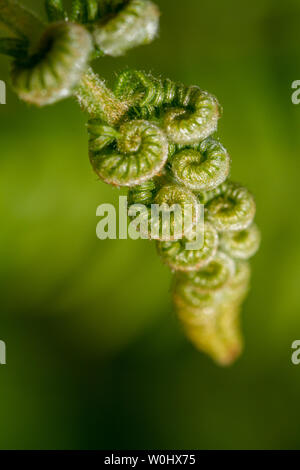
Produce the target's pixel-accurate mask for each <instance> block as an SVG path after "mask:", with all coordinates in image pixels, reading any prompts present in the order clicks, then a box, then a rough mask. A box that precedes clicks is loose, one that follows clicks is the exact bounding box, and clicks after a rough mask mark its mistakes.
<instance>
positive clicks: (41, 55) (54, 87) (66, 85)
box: [12, 23, 92, 106]
mask: <svg viewBox="0 0 300 470" xmlns="http://www.w3.org/2000/svg"><path fill="white" fill-rule="evenodd" d="M91 51H92V41H91V37H90V34H89V33H88V32H87V31H86V30H85V29H84V28H83V27H82V26H80V25H77V24H72V23H55V24H53V25H51V26H49V27H48V29H47V30H46V32H45V33H44V35H43V37H42V38H41V40H40V43H39V45H38V48H37V52H36V53H35V54H34V55H33V56H31V57H28V58H27V57H26V58H24V60H23V61H19V60H16V61H15V63H14V64H13V68H12V85H13V87H14V89H15V91H16V92H17V94H18V95H19V97H20V98H21V99H22V100H24V101H27V102H28V103H32V104H35V105H37V106H44V105H47V104H51V103H54V102H56V101H59V100H61V99H63V98H66V97H68V96H71V94H72V93H73V91H74V88H75V86H76V85H77V83H78V82H79V80H80V78H81V76H82V74H83V73H84V71H85V70H86V67H87V64H88V60H89V56H90V53H91Z"/></svg>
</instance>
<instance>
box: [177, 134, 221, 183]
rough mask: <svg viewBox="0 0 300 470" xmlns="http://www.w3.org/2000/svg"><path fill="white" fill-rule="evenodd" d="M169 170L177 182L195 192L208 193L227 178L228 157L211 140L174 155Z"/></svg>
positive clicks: (215, 142)
mask: <svg viewBox="0 0 300 470" xmlns="http://www.w3.org/2000/svg"><path fill="white" fill-rule="evenodd" d="M171 170H172V173H173V175H174V177H175V179H176V180H177V181H179V182H180V183H181V184H184V185H185V186H187V187H188V188H190V189H193V190H196V191H209V190H212V189H214V188H216V187H218V186H219V185H220V184H222V183H223V182H224V181H225V179H226V178H227V176H228V174H229V170H230V157H229V155H228V153H227V151H226V149H225V148H224V147H223V146H222V145H221V143H220V142H218V141H217V140H214V139H212V138H208V139H206V140H203V141H202V142H200V144H198V145H197V146H195V147H190V148H184V149H183V150H180V151H179V152H177V153H175V155H174V156H173V157H172V160H171Z"/></svg>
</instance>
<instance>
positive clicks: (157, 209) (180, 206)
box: [129, 182, 200, 241]
mask: <svg viewBox="0 0 300 470" xmlns="http://www.w3.org/2000/svg"><path fill="white" fill-rule="evenodd" d="M142 188H143V187H142ZM151 192H152V195H153V200H150V193H149V192H148V191H147V195H146V197H147V206H146V207H145V210H144V211H143V213H142V214H141V222H142V223H141V226H140V231H141V235H142V237H143V238H148V239H152V240H160V241H172V240H181V239H182V238H187V239H191V238H193V236H194V234H195V231H196V226H197V224H198V223H199V219H200V210H199V205H198V201H197V198H196V196H195V195H194V194H193V193H192V192H191V191H190V190H189V189H187V188H185V187H183V186H178V185H173V184H168V185H163V186H161V184H160V182H157V183H156V187H155V189H154V190H151ZM140 194H141V187H138V192H137V193H136V192H135V191H130V200H133V199H135V200H136V201H137V199H138V198H139V197H140ZM148 196H149V197H148ZM140 203H141V201H137V202H135V204H140ZM129 215H130V216H135V215H136V213H135V207H134V205H132V206H130V207H129Z"/></svg>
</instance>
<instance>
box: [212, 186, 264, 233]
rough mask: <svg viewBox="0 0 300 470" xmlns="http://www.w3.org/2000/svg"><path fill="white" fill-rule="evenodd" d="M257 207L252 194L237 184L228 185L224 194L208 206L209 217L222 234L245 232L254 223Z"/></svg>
mask: <svg viewBox="0 0 300 470" xmlns="http://www.w3.org/2000/svg"><path fill="white" fill-rule="evenodd" d="M255 211H256V206H255V202H254V198H253V196H252V194H251V193H250V192H249V191H248V190H247V189H246V188H244V187H243V186H240V185H239V184H237V183H228V184H227V185H226V186H225V188H224V192H223V193H222V194H221V195H219V196H217V197H215V198H214V199H212V200H211V201H210V202H209V203H208V205H207V216H208V218H209V220H210V221H211V222H212V223H213V224H214V225H215V227H216V228H217V230H219V231H221V232H225V231H229V230H231V231H235V230H244V229H246V228H247V227H249V225H250V224H251V223H252V221H253V218H254V216H255Z"/></svg>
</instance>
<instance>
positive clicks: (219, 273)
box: [181, 252, 235, 293]
mask: <svg viewBox="0 0 300 470" xmlns="http://www.w3.org/2000/svg"><path fill="white" fill-rule="evenodd" d="M234 273H235V263H234V261H233V260H232V259H231V258H230V257H229V256H228V255H226V254H225V253H222V252H218V253H217V254H216V256H215V257H214V258H213V259H212V261H210V263H209V264H208V265H207V266H205V267H204V268H202V269H199V270H198V271H191V272H187V273H184V274H181V275H182V276H183V279H184V280H185V281H186V282H188V283H190V284H192V285H194V286H195V287H197V289H198V290H199V291H200V292H204V293H205V292H211V291H215V290H218V289H221V288H222V287H224V286H225V285H226V284H227V283H228V282H229V281H230V279H231V278H232V277H233V275H234Z"/></svg>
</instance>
